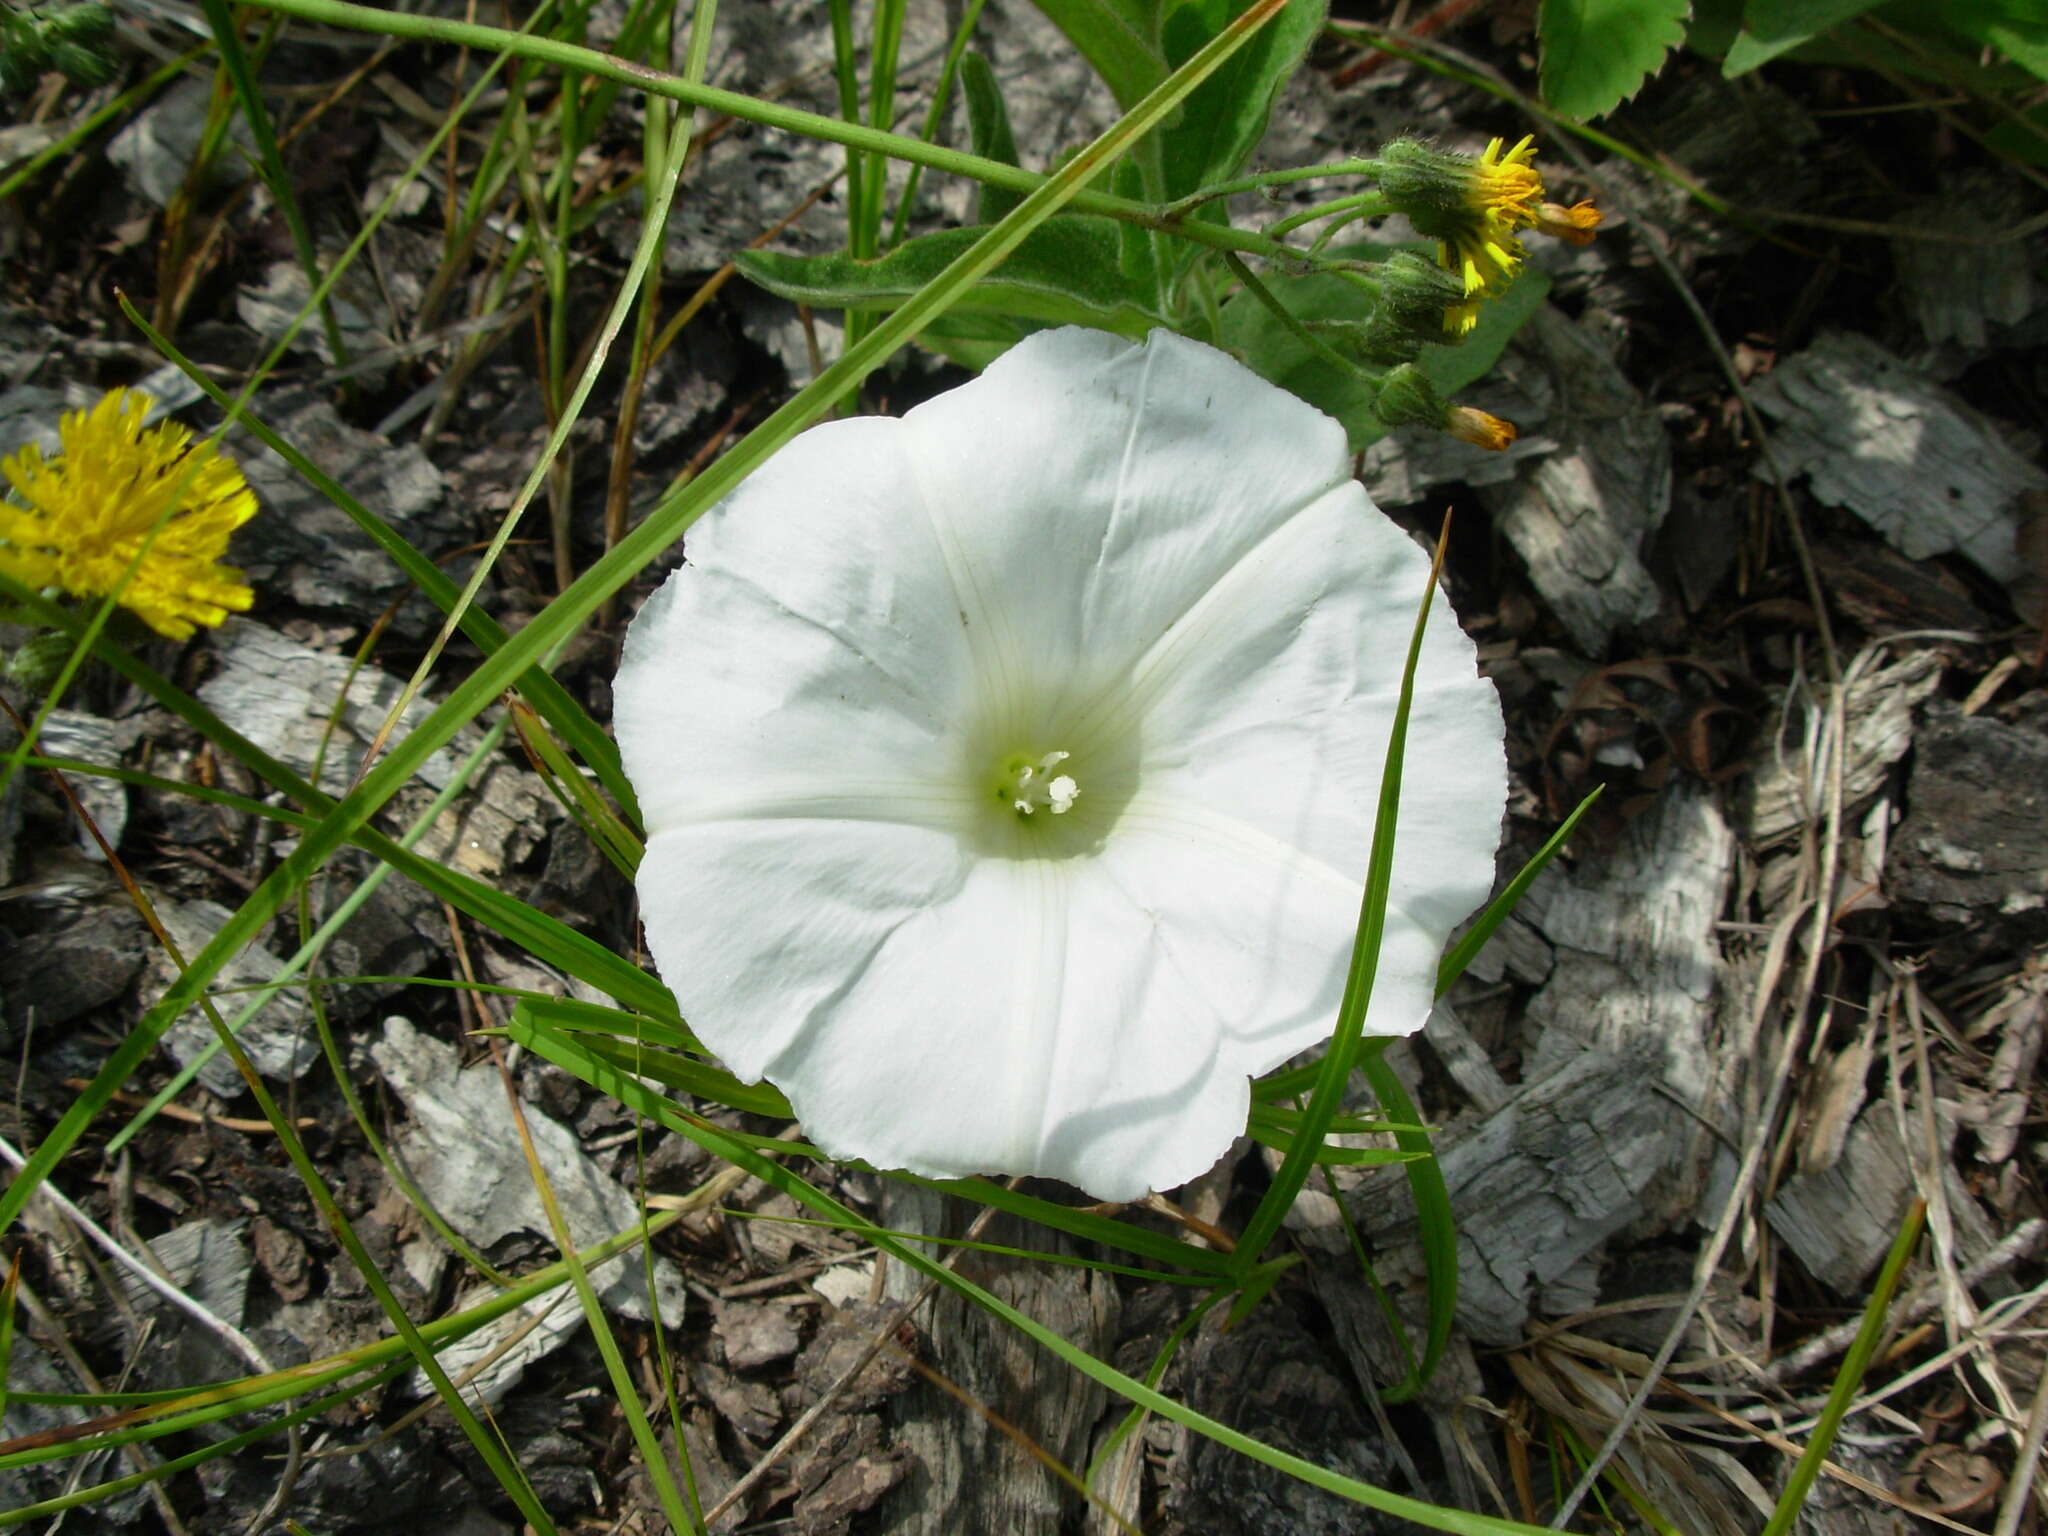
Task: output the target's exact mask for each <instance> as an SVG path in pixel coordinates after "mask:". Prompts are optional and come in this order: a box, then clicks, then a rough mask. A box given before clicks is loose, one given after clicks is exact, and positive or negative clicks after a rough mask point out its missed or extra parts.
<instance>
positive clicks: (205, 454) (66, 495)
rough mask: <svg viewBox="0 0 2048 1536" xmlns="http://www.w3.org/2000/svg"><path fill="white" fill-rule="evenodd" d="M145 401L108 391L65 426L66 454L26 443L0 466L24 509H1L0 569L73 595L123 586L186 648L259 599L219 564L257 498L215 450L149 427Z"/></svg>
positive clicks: (128, 601)
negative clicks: (197, 633)
mask: <svg viewBox="0 0 2048 1536" xmlns="http://www.w3.org/2000/svg"><path fill="white" fill-rule="evenodd" d="M150 404H151V401H150V398H149V396H147V395H144V394H139V393H137V392H136V391H134V390H130V389H116V390H112V391H110V392H109V393H108V394H107V396H106V398H105V399H103V400H101V401H100V403H99V404H98V405H96V406H94V407H93V408H92V409H91V410H89V411H73V412H71V413H70V414H69V415H67V416H66V417H65V418H64V420H63V422H62V423H61V424H60V426H59V428H58V435H59V437H60V438H61V439H62V441H63V445H64V448H63V454H62V456H61V457H59V458H57V459H54V460H52V459H45V458H44V457H43V454H42V450H41V449H39V448H37V447H36V446H35V445H34V444H30V445H29V446H28V447H26V448H23V449H22V450H21V451H20V452H19V453H17V454H15V455H14V456H13V457H12V458H10V459H8V460H7V461H6V462H5V463H4V464H0V472H4V473H5V474H6V476H7V479H8V481H9V482H10V483H11V484H12V485H13V487H14V495H15V497H17V498H18V499H19V501H20V502H21V503H22V505H16V503H15V501H13V500H5V501H0V571H4V572H5V573H6V574H7V575H9V576H12V577H13V578H14V579H15V580H16V581H19V582H20V583H21V584H22V585H23V586H29V587H58V588H61V589H62V590H64V591H66V592H68V593H70V594H72V595H73V596H74V597H104V596H106V595H107V594H108V593H110V592H114V591H116V590H118V591H119V593H120V602H121V603H122V605H123V606H124V607H126V608H129V609H131V610H132V611H133V612H134V613H135V614H136V615H137V616H138V617H139V618H140V619H141V620H142V621H143V622H144V623H145V624H147V625H148V626H149V627H150V628H151V629H153V630H155V631H156V632H157V633H158V634H160V635H165V636H168V637H169V638H170V639H173V640H184V639H187V638H188V637H189V636H190V635H191V634H192V631H193V627H194V626H195V625H198V624H208V625H212V624H219V623H220V622H221V621H222V620H224V619H226V618H227V616H228V614H229V612H230V611H234V612H240V611H241V610H243V609H246V608H247V607H248V606H249V604H250V603H251V601H253V599H254V597H255V594H254V593H252V592H251V591H250V590H249V588H248V586H247V585H246V584H245V583H244V582H243V581H242V573H241V572H240V571H238V570H236V569H235V568H234V567H233V566H227V565H221V564H218V563H217V562H218V561H219V559H220V557H221V556H222V555H223V554H225V553H226V552H227V547H228V535H229V534H231V533H233V532H234V531H235V529H237V528H239V527H241V526H242V524H244V523H246V522H247V521H248V520H249V519H250V518H251V517H253V516H255V515H256V495H255V493H254V492H253V491H251V490H250V489H249V485H248V482H247V481H245V480H244V479H243V478H242V472H241V470H239V469H237V468H236V467H235V464H234V461H233V460H231V459H225V458H222V457H221V456H220V455H219V454H218V453H216V452H215V451H214V448H213V445H212V444H211V443H196V444H195V443H193V442H192V438H191V434H190V433H189V432H187V431H186V430H185V429H184V428H183V427H181V426H177V425H175V424H172V423H166V424H165V425H163V426H160V427H155V428H152V429H149V430H145V429H144V427H143V422H144V420H145V419H146V418H147V416H148V413H149V408H150ZM131 567H133V570H132V572H131V569H130V568H131ZM124 579H125V581H126V585H125V586H124V585H123V584H122V583H123V581H124Z"/></svg>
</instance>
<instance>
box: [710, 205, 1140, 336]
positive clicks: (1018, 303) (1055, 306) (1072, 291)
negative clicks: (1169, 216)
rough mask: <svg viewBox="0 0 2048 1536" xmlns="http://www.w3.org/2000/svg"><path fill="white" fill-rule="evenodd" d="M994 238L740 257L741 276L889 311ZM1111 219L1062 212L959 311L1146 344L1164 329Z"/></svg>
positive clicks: (776, 288)
mask: <svg viewBox="0 0 2048 1536" xmlns="http://www.w3.org/2000/svg"><path fill="white" fill-rule="evenodd" d="M987 233H988V231H987V230H986V229H982V228H978V227H976V228H969V229H943V230H940V231H938V232H937V233H935V234H929V235H919V236H918V237H917V238H916V239H914V240H906V241H904V242H903V243H902V244H901V245H899V246H897V247H896V248H895V249H894V250H892V251H890V252H889V253H888V254H887V255H885V256H881V257H878V258H876V259H875V260H873V261H860V260H856V259H855V258H853V257H851V256H847V255H845V254H844V253H842V252H833V253H830V254H828V255H823V256H790V255H784V254H782V253H780V252H776V251H742V252H741V253H740V254H739V255H738V256H736V257H734V258H733V259H734V262H735V264H736V265H737V266H738V267H739V269H740V271H741V272H742V273H743V274H745V275H746V276H747V277H749V278H751V279H752V280H753V281H754V282H756V283H759V284H760V285H761V286H762V287H763V288H766V289H767V290H768V291H769V292H770V293H775V294H779V295H781V296H782V297H783V298H785V299H793V300H795V301H796V302H798V303H800V304H810V305H814V306H816V307H818V308H821V309H851V310H889V309H894V308H895V307H896V306H897V305H899V304H901V303H902V302H903V301H904V300H905V299H907V298H909V297H910V296H911V295H912V294H914V293H916V292H917V291H918V290H919V289H920V288H922V287H924V286H925V285H926V284H927V283H929V282H931V281H933V280H934V279H935V278H936V277H937V276H938V275H939V274H940V273H941V272H943V271H945V269H946V268H947V267H948V266H950V265H951V264H952V263H953V261H955V260H956V259H957V258H958V257H959V256H960V255H961V253H962V252H964V251H966V250H967V249H968V248H969V247H970V246H972V245H973V244H974V243H975V242H976V241H978V240H980V239H981V238H982V236H984V235H986V234H987ZM1118 240H1119V236H1118V225H1117V223H1116V221H1115V220H1113V219H1101V218H1095V217H1093V216H1090V215H1086V214H1063V215H1059V216H1057V217H1054V218H1050V219H1047V220H1046V221H1045V222H1044V223H1043V224H1041V225H1039V227H1038V228H1036V229H1034V230H1033V231H1032V232H1031V233H1030V234H1029V235H1027V236H1026V237H1025V238H1024V240H1023V241H1022V242H1021V243H1020V244H1019V245H1018V247H1017V250H1016V252H1015V254H1014V255H1012V256H1011V257H1010V258H1009V259H1008V260H1007V261H1005V262H1004V263H1003V264H1002V265H1001V266H1000V267H997V268H996V269H995V271H993V272H991V273H990V274H989V275H988V276H987V277H985V278H983V279H982V280H981V281H980V282H978V283H976V284H975V285H974V286H973V287H972V288H970V289H968V291H967V292H966V294H965V295H964V296H962V298H961V299H960V301H959V303H958V304H957V306H956V307H955V313H958V312H960V311H968V312H974V311H983V312H992V313H995V314H999V315H1010V316H1016V317H1019V318H1022V319H1027V320H1038V321H1044V322H1047V323H1050V324H1053V325H1069V324H1071V325H1092V326H1095V327H1097V328H1098V329H1101V330H1107V331H1117V332H1120V333H1121V334H1123V335H1126V336H1132V337H1137V336H1143V335H1144V334H1145V332H1146V331H1148V330H1150V329H1151V328H1152V327H1153V326H1156V325H1161V324H1164V323H1165V317H1164V316H1162V315H1160V314H1159V313H1158V312H1157V310H1156V308H1155V307H1154V306H1153V305H1152V303H1151V302H1149V299H1150V296H1149V295H1147V294H1146V293H1145V292H1144V291H1143V290H1142V289H1140V288H1138V287H1135V286H1133V285H1132V284H1131V283H1130V282H1129V281H1128V280H1127V279H1126V278H1125V277H1124V275H1123V272H1122V270H1121V268H1120V266H1119V264H1118Z"/></svg>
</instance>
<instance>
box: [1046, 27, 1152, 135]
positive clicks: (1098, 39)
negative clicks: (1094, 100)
mask: <svg viewBox="0 0 2048 1536" xmlns="http://www.w3.org/2000/svg"><path fill="white" fill-rule="evenodd" d="M1038 8H1039V9H1040V10H1041V11H1043V12H1045V15H1046V19H1047V20H1049V21H1050V22H1051V23H1052V24H1053V25H1054V26H1056V27H1058V28H1059V29H1060V30H1061V31H1062V32H1064V33H1066V34H1067V41H1068V42H1070V43H1072V44H1073V45H1074V47H1075V48H1076V49H1078V50H1079V51H1080V54H1081V57H1082V58H1084V59H1086V60H1087V61H1088V62H1089V64H1090V65H1092V66H1093V67H1094V70H1095V73H1097V74H1098V75H1100V76H1102V79H1103V83H1104V84H1105V85H1107V86H1108V87H1109V91H1110V94H1111V95H1112V96H1114V97H1116V101H1117V105H1118V106H1120V107H1122V108H1124V109H1125V110H1126V111H1128V110H1130V107H1131V105H1132V103H1134V102H1136V101H1137V100H1138V99H1139V98H1140V97H1142V96H1143V95H1144V94H1145V93H1146V92H1147V91H1149V90H1151V89H1152V88H1153V87H1154V86H1156V85H1157V84H1159V82H1160V81H1162V80H1164V79H1165V78H1166V76H1167V68H1166V55H1165V53H1164V52H1162V51H1161V49H1160V46H1159V17H1160V13H1161V11H1162V10H1163V8H1164V7H1163V5H1162V4H1161V0H1038Z"/></svg>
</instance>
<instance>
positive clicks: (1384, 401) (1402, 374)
mask: <svg viewBox="0 0 2048 1536" xmlns="http://www.w3.org/2000/svg"><path fill="white" fill-rule="evenodd" d="M1373 411H1374V413H1375V414H1376V415H1378V417H1379V419H1380V420H1381V421H1383V422H1385V423H1386V424H1387V425H1388V426H1390V427H1435V428H1437V429H1439V430H1441V429H1442V428H1443V426H1444V424H1445V423H1446V422H1447V421H1449V420H1450V416H1451V408H1450V407H1449V406H1448V405H1446V404H1444V397H1443V396H1442V395H1440V394H1438V393H1437V388H1436V386H1435V385H1434V384H1432V383H1430V381H1429V375H1428V374H1426V373H1424V372H1423V371H1422V370H1421V369H1420V368H1418V367H1416V366H1415V365H1414V364H1413V363H1404V364H1403V365H1402V366H1401V367H1399V368H1395V369H1392V370H1391V371H1389V372H1388V374H1387V376H1386V377H1385V378H1384V379H1381V380H1380V392H1379V397H1378V399H1376V400H1374V402H1373Z"/></svg>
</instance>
